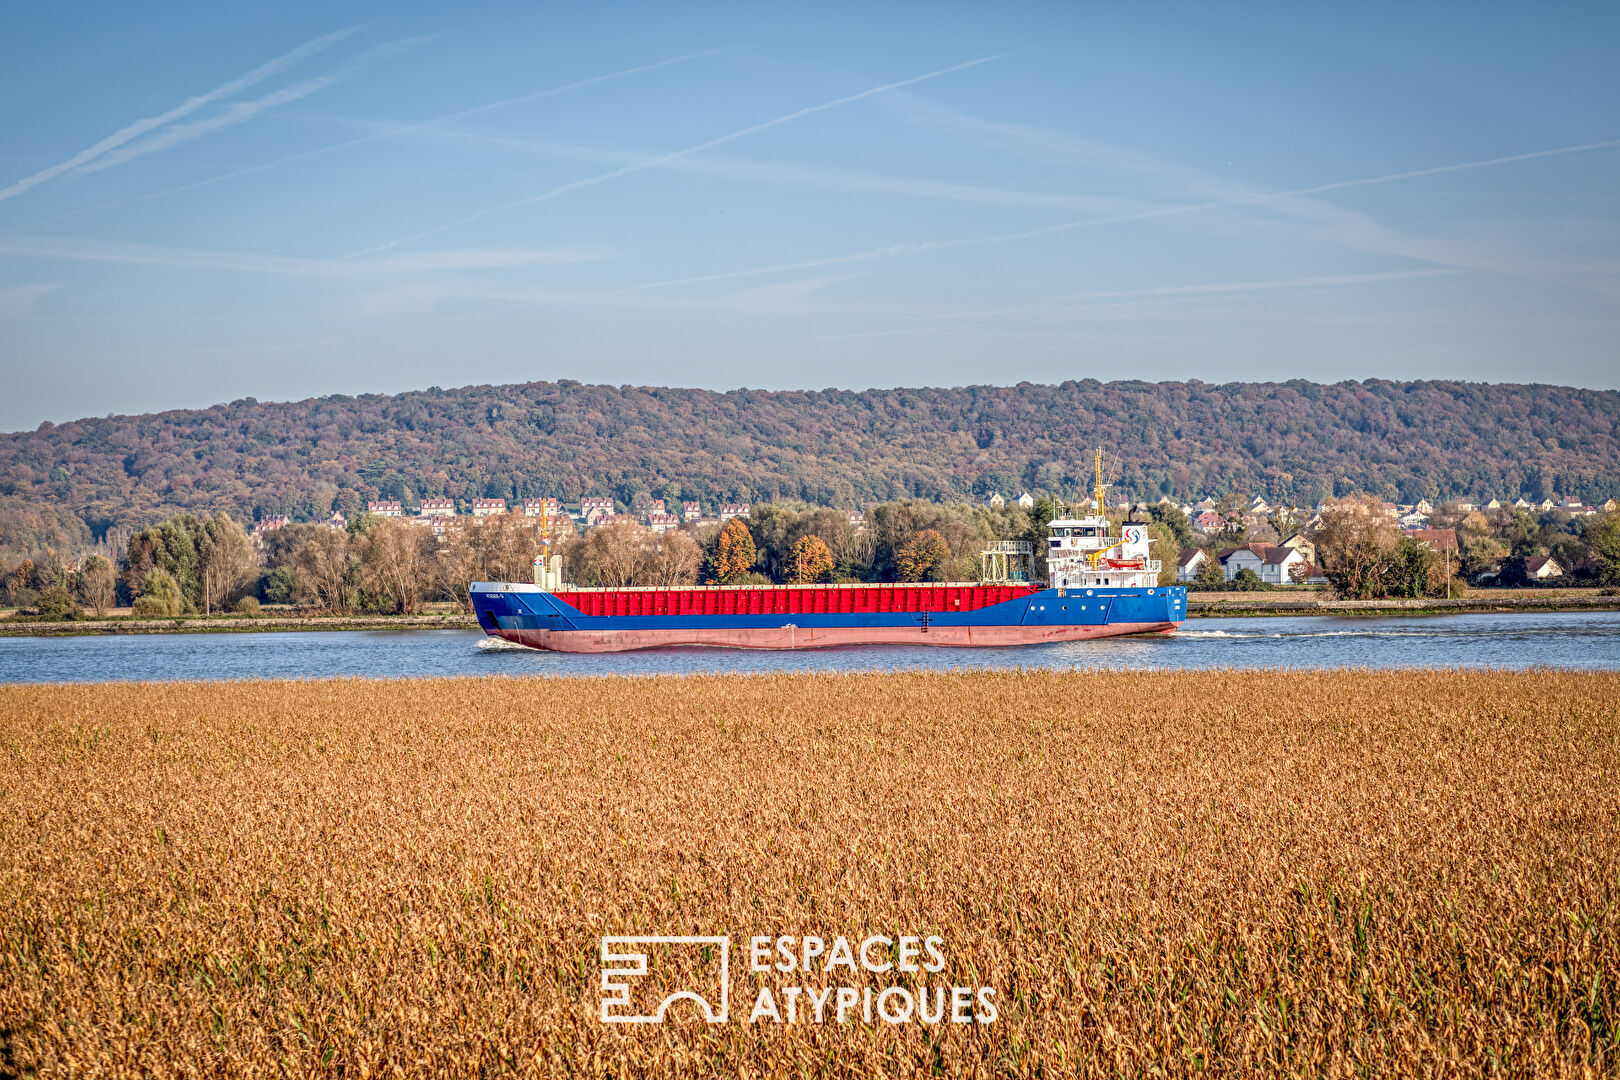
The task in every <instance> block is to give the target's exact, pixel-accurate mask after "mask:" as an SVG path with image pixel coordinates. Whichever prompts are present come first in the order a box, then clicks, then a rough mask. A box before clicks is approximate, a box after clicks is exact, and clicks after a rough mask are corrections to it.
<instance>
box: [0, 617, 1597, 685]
mask: <svg viewBox="0 0 1620 1080" xmlns="http://www.w3.org/2000/svg"><path fill="white" fill-rule="evenodd" d="M503 646H504V647H503ZM1075 667H1081V668H1084V667H1106V668H1142V669H1147V668H1217V667H1233V668H1304V667H1310V668H1320V667H1446V668H1454V667H1495V668H1528V667H1556V668H1584V669H1606V670H1617V669H1620V612H1612V611H1604V612H1570V613H1536V614H1527V615H1436V616H1424V617H1387V616H1382V617H1376V618H1374V617H1365V618H1323V617H1314V616H1313V617H1294V616H1288V617H1277V618H1241V619H1192V620H1189V621H1188V622H1187V623H1186V624H1185V625H1184V626H1183V627H1182V629H1181V630H1180V631H1178V632H1177V633H1175V634H1172V635H1154V636H1151V637H1140V638H1136V637H1122V638H1107V639H1104V640H1101V641H1083V642H1069V643H1064V644H1055V645H1026V646H1022V647H1019V648H1005V649H949V648H918V647H906V646H861V647H852V648H838V649H816V650H807V651H803V652H751V651H741V650H732V649H663V650H651V651H644V652H631V653H602V654H596V655H573V654H563V653H546V652H536V651H534V650H531V649H522V648H518V647H516V646H506V644H505V643H504V642H499V641H496V640H495V639H492V638H486V637H485V636H484V635H483V634H482V633H480V632H478V631H470V630H382V631H347V632H339V631H325V632H311V633H237V634H231V633H226V634H151V635H134V634H130V635H104V636H86V637H56V638H47V637H14V638H0V682H103V681H122V680H148V679H253V678H324V677H328V676H341V675H362V676H426V675H664V674H685V673H692V672H711V671H737V672H744V671H747V672H761V671H890V670H902V669H929V668H932V669H944V668H1055V669H1067V668H1075Z"/></svg>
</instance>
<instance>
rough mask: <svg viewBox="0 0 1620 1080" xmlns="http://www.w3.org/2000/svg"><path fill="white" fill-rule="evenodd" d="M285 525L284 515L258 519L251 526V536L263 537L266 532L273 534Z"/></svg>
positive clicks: (285, 518)
mask: <svg viewBox="0 0 1620 1080" xmlns="http://www.w3.org/2000/svg"><path fill="white" fill-rule="evenodd" d="M285 524H287V515H286V514H272V515H270V516H269V517H264V518H260V519H259V520H258V521H257V522H255V523H254V525H253V535H254V536H263V535H264V534H265V533H267V532H274V531H275V530H277V529H279V528H281V527H282V526H283V525H285Z"/></svg>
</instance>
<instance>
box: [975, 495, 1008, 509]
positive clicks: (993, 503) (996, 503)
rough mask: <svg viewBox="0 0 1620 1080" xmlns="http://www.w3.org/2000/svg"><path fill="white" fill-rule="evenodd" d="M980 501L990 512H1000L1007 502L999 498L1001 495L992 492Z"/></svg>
mask: <svg viewBox="0 0 1620 1080" xmlns="http://www.w3.org/2000/svg"><path fill="white" fill-rule="evenodd" d="M981 501H982V503H983V505H985V506H988V507H989V508H990V509H992V510H1000V509H1001V508H1002V507H1003V506H1006V505H1007V500H1006V499H1003V498H1002V497H1001V493H1000V492H999V491H992V492H991V493H990V494H988V495H986V496H985V497H984V499H983V500H981Z"/></svg>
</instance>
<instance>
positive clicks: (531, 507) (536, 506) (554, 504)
mask: <svg viewBox="0 0 1620 1080" xmlns="http://www.w3.org/2000/svg"><path fill="white" fill-rule="evenodd" d="M541 514H548V515H550V516H551V517H554V518H555V517H561V516H562V503H561V502H559V501H558V500H556V499H550V498H547V499H524V500H523V516H524V517H539V516H540V515H541Z"/></svg>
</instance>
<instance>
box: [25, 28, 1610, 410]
mask: <svg viewBox="0 0 1620 1080" xmlns="http://www.w3.org/2000/svg"><path fill="white" fill-rule="evenodd" d="M873 7H877V5H843V6H841V5H833V4H818V5H802V6H799V7H797V8H788V7H780V6H765V5H742V4H738V5H722V4H704V5H669V4H657V5H600V4H599V5H573V6H568V7H562V6H551V5H540V4H533V5H499V6H476V5H456V6H454V8H450V7H446V6H444V5H411V4H403V3H392V4H375V3H371V4H368V3H350V4H336V5H276V6H273V7H272V6H268V5H267V6H264V7H262V8H259V9H257V10H255V9H251V8H247V7H243V6H238V5H220V4H208V5H200V4H199V5H189V6H188V5H185V4H165V5H155V6H137V5H127V4H81V5H76V6H70V5H32V6H29V7H26V8H24V7H20V6H13V7H11V8H9V9H8V10H7V12H6V13H5V15H4V16H3V19H4V33H3V35H0V38H3V41H4V43H3V44H0V61H3V62H0V99H3V100H4V101H5V102H6V103H7V108H6V109H4V110H3V111H0V371H3V373H4V377H5V383H6V388H7V391H8V392H7V393H6V394H5V395H3V397H0V429H4V430H18V429H25V428H32V427H34V426H35V425H37V424H38V423H39V422H40V421H41V420H46V419H49V420H53V421H60V420H64V419H69V418H73V417H79V416H86V415H100V414H104V413H108V412H120V413H128V412H141V411H149V410H158V409H165V408H178V407H192V406H202V405H207V404H210V403H213V402H216V401H224V400H231V399H234V398H238V397H243V396H248V395H252V396H256V397H258V398H260V399H262V400H270V399H287V398H302V397H308V396H311V395H316V394H326V393H364V392H388V391H396V390H403V389H410V388H416V387H424V386H428V385H435V384H436V385H442V386H456V385H463V384H467V383H489V382H517V381H527V380H531V379H557V378H572V379H579V380H581V381H586V382H606V383H615V384H617V383H636V384H658V385H680V386H706V387H713V388H721V389H724V388H731V387H737V386H751V387H766V388H783V387H813V388H819V387H824V386H844V387H855V388H861V387H867V386H893V385H960V384H964V383H975V382H995V383H1012V382H1017V381H1020V380H1026V379H1027V380H1030V381H1035V382H1056V381H1061V380H1063V379H1071V378H1075V379H1078V378H1088V377H1089V378H1098V379H1104V380H1106V379H1114V378H1143V379H1150V380H1157V379H1170V378H1175V379H1184V378H1201V379H1204V380H1206V381H1210V382H1224V381H1230V380H1250V379H1286V378H1309V379H1315V380H1321V381H1334V380H1339V379H1346V378H1369V377H1382V378H1413V377H1433V378H1466V379H1477V380H1486V381H1538V382H1556V383H1566V384H1573V385H1579V386H1588V387H1601V388H1612V387H1616V386H1617V385H1620V376H1617V371H1620V362H1617V360H1620V356H1617V352H1620V350H1617V347H1616V346H1617V342H1620V142H1616V140H1620V75H1617V73H1616V71H1617V69H1616V65H1615V63H1614V55H1615V46H1616V45H1617V43H1620V7H1617V6H1616V5H1613V4H1597V3H1593V4H1586V5H1558V4H1548V5H1516V6H1511V7H1510V6H1496V5H1479V4H1469V5H1461V4H1458V5H1439V4H1435V5H1411V4H1387V5H1378V4H1369V5H1326V4H1294V5H1260V4H1246V5H1208V4H1197V5H1194V4H1188V5H1173V4H1160V5H1117V4H1108V5H1101V4H1079V3H1075V4H1061V5H1058V4H1053V5H1016V4H996V5H990V4H972V5H969V4H930V5H914V6H912V5H884V6H882V10H881V11H874V10H871V8H873Z"/></svg>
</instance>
